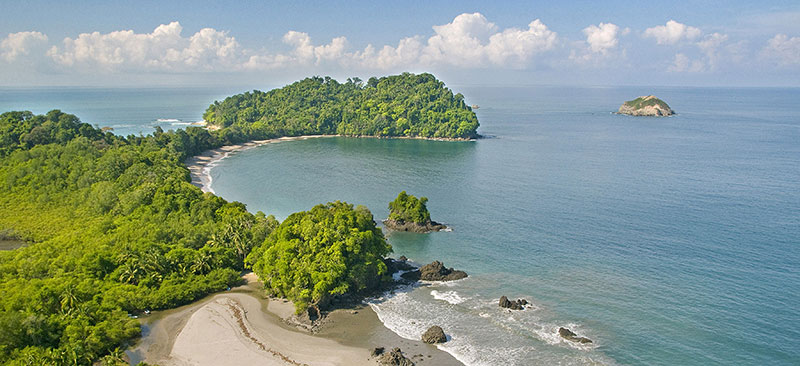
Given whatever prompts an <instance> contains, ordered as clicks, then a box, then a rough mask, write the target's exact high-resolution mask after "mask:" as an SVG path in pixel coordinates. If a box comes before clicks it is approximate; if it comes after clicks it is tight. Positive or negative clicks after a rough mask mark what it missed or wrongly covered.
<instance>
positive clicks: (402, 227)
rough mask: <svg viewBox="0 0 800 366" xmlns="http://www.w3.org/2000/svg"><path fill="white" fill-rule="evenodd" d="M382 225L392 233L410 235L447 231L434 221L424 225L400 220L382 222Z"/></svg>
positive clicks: (443, 226) (445, 227)
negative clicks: (399, 232) (402, 232)
mask: <svg viewBox="0 0 800 366" xmlns="http://www.w3.org/2000/svg"><path fill="white" fill-rule="evenodd" d="M383 225H385V226H386V228H387V229H389V230H393V231H409V232H412V233H420V234H424V233H429V232H431V231H439V230H444V229H447V226H445V225H443V224H440V223H438V222H436V221H428V222H425V223H416V222H407V221H402V220H389V219H386V220H383Z"/></svg>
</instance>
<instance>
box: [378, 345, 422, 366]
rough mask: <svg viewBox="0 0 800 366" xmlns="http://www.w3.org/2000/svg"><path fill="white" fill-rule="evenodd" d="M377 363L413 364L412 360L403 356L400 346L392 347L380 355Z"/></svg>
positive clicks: (390, 365) (396, 365)
mask: <svg viewBox="0 0 800 366" xmlns="http://www.w3.org/2000/svg"><path fill="white" fill-rule="evenodd" d="M377 361H378V364H379V365H386V366H414V362H413V361H411V360H410V359H408V358H406V356H403V352H402V351H400V348H396V347H395V348H394V349H392V350H391V351H390V352H388V353H384V354H382V355H380V357H378V359H377Z"/></svg>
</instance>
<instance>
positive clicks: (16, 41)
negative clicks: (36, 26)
mask: <svg viewBox="0 0 800 366" xmlns="http://www.w3.org/2000/svg"><path fill="white" fill-rule="evenodd" d="M46 43H47V36H46V35H44V34H42V33H40V32H18V33H11V34H9V35H8V36H6V38H4V39H3V40H2V41H0V58H2V59H3V60H5V61H6V62H12V61H14V60H16V59H17V58H18V57H20V56H24V55H28V54H30V53H31V51H32V50H33V49H35V48H38V47H41V46H43V45H46Z"/></svg>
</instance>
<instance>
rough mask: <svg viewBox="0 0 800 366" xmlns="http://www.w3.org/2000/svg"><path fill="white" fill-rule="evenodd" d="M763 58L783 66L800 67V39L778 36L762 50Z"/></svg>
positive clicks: (783, 35)
mask: <svg viewBox="0 0 800 366" xmlns="http://www.w3.org/2000/svg"><path fill="white" fill-rule="evenodd" d="M761 57H762V58H766V59H768V60H772V61H775V62H777V63H778V64H779V65H781V66H797V65H800V37H791V38H790V37H789V36H787V35H785V34H776V35H775V37H772V38H771V39H770V40H769V41H767V45H766V46H765V47H764V48H763V49H762V50H761Z"/></svg>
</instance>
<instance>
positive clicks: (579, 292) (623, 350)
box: [0, 87, 800, 365]
mask: <svg viewBox="0 0 800 366" xmlns="http://www.w3.org/2000/svg"><path fill="white" fill-rule="evenodd" d="M456 89H457V91H459V92H462V93H463V94H464V95H465V96H466V100H467V101H468V102H469V103H470V104H472V103H476V104H479V105H480V106H481V108H480V109H478V110H477V114H478V117H479V119H480V122H481V128H480V130H479V132H480V133H482V134H484V135H486V136H487V137H488V138H486V139H481V140H478V141H475V142H434V141H416V140H375V139H350V138H326V139H312V140H305V141H296V142H285V143H277V144H270V145H266V146H262V147H259V148H255V149H251V150H247V151H244V152H241V153H238V154H235V155H232V156H230V157H229V158H227V159H224V160H222V161H221V162H219V165H218V166H217V167H216V168H214V169H213V170H212V171H211V175H212V176H213V177H214V186H213V189H214V190H215V191H216V193H217V194H219V195H221V196H222V197H225V198H226V199H229V200H239V201H242V202H244V203H246V204H247V205H248V208H249V209H250V210H251V211H256V210H262V211H264V212H266V213H271V214H275V215H276V216H277V217H278V218H279V219H283V218H285V217H286V216H287V215H289V214H290V213H292V212H295V211H300V210H305V209H308V208H310V207H312V206H313V205H315V204H317V203H323V202H327V201H332V200H337V199H339V200H345V201H348V202H350V203H354V204H363V205H366V206H367V207H369V208H370V210H372V212H373V214H374V215H375V217H376V219H377V220H380V219H383V218H385V217H386V216H387V215H388V209H387V204H388V202H389V201H391V200H392V199H393V198H394V197H395V196H396V195H397V193H398V192H399V191H401V190H406V191H408V192H409V193H411V194H415V195H423V196H427V197H428V198H429V200H430V201H429V204H428V207H429V209H430V211H431V215H432V217H433V219H435V220H437V221H441V222H444V223H446V224H448V225H450V226H451V227H452V228H453V231H452V232H439V233H432V234H425V235H420V234H392V235H389V241H390V243H391V244H392V245H393V247H394V251H395V254H396V255H398V256H399V255H406V256H407V257H409V258H411V259H412V260H414V261H416V262H419V263H427V262H430V261H432V260H434V259H439V260H442V261H444V262H445V264H446V265H448V266H453V267H457V268H459V269H464V270H466V271H467V272H468V273H469V274H470V277H469V278H467V279H466V280H462V281H457V282H454V283H449V284H432V285H430V286H426V287H422V288H416V289H413V290H410V291H401V292H399V293H397V294H395V295H394V296H387V297H386V298H382V299H376V300H375V301H373V306H374V308H375V309H376V311H377V312H378V314H379V316H380V317H381V319H382V320H383V321H384V323H385V324H386V325H387V326H388V327H389V328H390V329H392V330H394V331H395V332H397V333H398V334H400V335H401V336H405V337H409V338H418V337H419V335H420V334H421V333H422V332H423V331H424V330H425V329H427V327H428V326H429V325H432V324H438V325H441V326H442V327H443V328H444V329H445V331H446V332H447V333H448V335H450V336H451V337H452V339H451V341H450V342H448V343H446V344H445V345H444V346H442V347H443V348H444V349H445V350H447V351H449V352H451V353H453V354H454V355H456V356H457V357H458V358H459V359H461V360H462V361H464V362H465V363H467V364H470V365H498V364H509V365H530V364H564V365H567V364H634V365H675V364H677V365H706V364H736V365H765V364H769V365H797V364H800V347H797V344H796V340H797V339H798V338H800V330H798V325H800V310H799V309H798V304H800V112H798V110H797V108H796V103H797V101H798V100H800V89H707V88H634V87H629V88H558V87H525V88H522V87H520V88H498V87H494V88H478V87H469V88H456ZM161 92H162V93H161V94H159V97H158V98H153V97H151V96H148V93H151V92H148V91H144V90H116V91H113V90H112V91H110V92H103V93H105V94H108V95H109V97H108V98H107V99H108V101H107V102H105V103H107V104H105V105H104V106H103V107H102V111H103V113H101V114H100V115H101V116H105V117H103V118H105V119H107V120H111V119H112V118H115V120H114V121H129V122H124V123H129V124H134V125H136V126H140V125H141V126H145V127H142V128H150V127H147V126H149V125H150V124H152V122H153V121H155V120H156V119H159V118H161V119H173V118H174V119H183V118H185V119H186V120H196V119H199V117H200V116H201V115H202V111H203V110H204V109H205V107H206V106H207V105H208V104H209V103H210V102H211V101H213V99H214V98H218V97H216V96H215V95H218V94H221V95H225V94H226V93H225V92H226V91H217V92H216V93H215V92H214V91H208V90H203V91H199V90H194V91H192V90H188V91H186V90H162V91H161ZM236 92H238V91H236ZM60 93H62V92H59V91H52V92H51V94H49V95H50V98H52V101H48V99H46V98H38V99H36V103H38V104H36V105H38V106H46V107H42V109H41V111H44V110H47V109H51V108H62V109H64V110H66V111H69V112H73V113H78V114H79V116H81V117H82V118H83V119H84V120H85V121H87V122H90V123H96V124H100V125H102V123H100V122H97V121H96V120H91V119H89V120H87V117H86V116H83V115H81V113H80V111H81V110H80V108H76V109H74V110H70V109H68V108H64V107H61V106H59V105H58V103H59V102H62V101H65V100H66V101H68V100H70V99H69V98H73V97H74V96H70V97H69V98H67V97H66V96H63V95H61V94H60ZM95 93H100V92H97V91H95ZM101 94H102V93H101ZM647 94H655V95H657V96H658V97H660V98H662V99H664V100H665V101H667V102H668V103H669V104H670V106H671V107H672V108H673V109H675V110H676V111H677V113H678V114H677V115H676V116H673V117H669V118H634V117H628V116H621V115H615V114H612V113H610V112H612V111H614V110H616V108H618V107H619V104H620V103H621V102H622V101H624V100H629V99H633V98H635V97H636V96H640V95H647ZM8 95H9V94H8V92H7V91H0V110H5V109H8V108H7V107H6V106H7V105H9V103H10V102H9V101H8V100H7V99H8ZM37 95H42V93H38V94H37ZM90 95H96V94H91V93H90ZM17 98H18V99H13V100H12V101H16V102H19V101H20V100H22V101H24V98H21V97H17ZM20 98H21V99H20ZM74 98H76V99H78V100H74V101H73V103H76V105H81V103H83V102H82V101H81V100H80V98H79V97H74ZM195 99H203V100H201V101H199V102H196V103H195V102H194V101H195ZM50 104H52V107H50V106H49V105H50ZM117 104H118V105H117ZM172 104H174V107H173V106H172ZM13 109H19V108H13ZM93 110H94V109H92V108H89V109H87V112H92V111H93ZM98 110H99V109H98ZM91 118H95V117H91ZM115 123H120V124H122V123H123V122H115ZM134 128H138V127H134ZM501 295H508V296H509V297H512V298H518V297H524V298H526V299H528V300H530V301H532V302H533V304H534V305H533V307H531V308H529V309H527V310H525V311H522V312H514V313H509V312H505V311H503V310H501V309H500V308H498V307H497V305H496V302H497V298H498V297H499V296H501ZM412 322H413V323H412ZM560 326H566V327H569V328H570V329H572V330H574V331H575V332H576V333H578V334H579V335H584V336H587V337H589V338H591V339H593V340H594V341H595V342H594V343H593V344H592V345H591V346H576V345H574V344H571V343H569V342H566V341H562V340H561V339H560V338H558V336H557V335H556V331H557V329H558V327H560Z"/></svg>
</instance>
